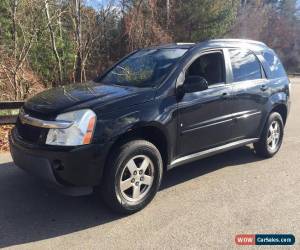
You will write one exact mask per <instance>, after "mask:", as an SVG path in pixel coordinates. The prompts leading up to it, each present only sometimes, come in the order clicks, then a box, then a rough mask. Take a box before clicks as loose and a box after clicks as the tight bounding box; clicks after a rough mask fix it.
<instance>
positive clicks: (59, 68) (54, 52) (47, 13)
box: [44, 0, 63, 85]
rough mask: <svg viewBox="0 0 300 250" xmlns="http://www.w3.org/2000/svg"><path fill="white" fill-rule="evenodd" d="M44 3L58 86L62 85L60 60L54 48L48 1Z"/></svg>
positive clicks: (53, 34) (53, 32)
mask: <svg viewBox="0 0 300 250" xmlns="http://www.w3.org/2000/svg"><path fill="white" fill-rule="evenodd" d="M44 3H45V10H46V16H47V21H48V29H49V32H50V38H51V45H52V50H53V54H54V56H55V59H56V62H57V66H58V76H59V85H61V84H62V78H63V75H62V66H61V58H60V56H59V53H58V51H57V47H56V39H55V31H54V30H53V27H52V24H51V17H50V11H49V3H48V0H45V2H44Z"/></svg>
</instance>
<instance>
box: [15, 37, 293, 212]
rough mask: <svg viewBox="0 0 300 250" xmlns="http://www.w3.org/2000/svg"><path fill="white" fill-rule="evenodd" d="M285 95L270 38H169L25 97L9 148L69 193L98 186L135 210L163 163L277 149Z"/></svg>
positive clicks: (151, 191)
mask: <svg viewBox="0 0 300 250" xmlns="http://www.w3.org/2000/svg"><path fill="white" fill-rule="evenodd" d="M289 104H290V82H289V79H288V77H287V75H286V73H285V70H284V68H283V66H282V64H281V62H280V60H279V59H278V57H277V56H276V54H275V53H274V51H273V50H271V49H270V48H268V47H267V46H266V45H265V44H263V43H261V42H256V41H248V40H230V39H223V40H210V41H206V42H202V43H199V44H184V43H182V44H169V45H164V46H158V47H152V48H147V49H142V50H138V51H135V52H133V53H131V54H130V55H128V56H127V57H125V58H123V59H122V60H120V61H119V62H118V63H117V64H115V65H114V66H113V67H112V68H110V69H109V70H108V71H106V72H105V73H104V74H103V75H102V76H100V77H99V78H98V79H96V80H94V81H91V82H88V83H86V84H81V85H69V86H62V87H58V88H54V89H50V90H47V91H45V92H43V93H40V94H38V95H36V96H34V97H33V98H31V99H30V100H28V101H27V102H26V103H25V105H24V107H23V108H22V110H21V111H20V115H19V118H18V121H17V124H16V127H15V128H14V129H13V131H12V134H11V136H10V146H11V153H12V156H13V159H14V161H15V163H16V165H17V166H19V167H20V168H22V169H24V170H26V171H28V172H30V173H32V174H33V175H36V176H38V177H40V178H41V179H43V180H44V182H45V183H51V184H52V185H55V186H57V187H59V188H60V189H62V190H63V191H64V192H66V193H69V194H73V195H79V194H86V193H90V192H91V191H92V190H93V187H96V186H100V190H101V191H102V193H103V198H104V200H105V201H106V203H107V204H108V205H109V206H110V207H111V208H113V209H115V210H117V211H118V212H123V213H133V212H135V211H138V210H140V209H142V208H143V207H145V206H146V205H147V204H148V203H149V202H150V201H151V200H152V199H153V197H154V196H155V194H156V192H157V190H158V189H159V186H160V183H161V179H162V175H163V172H164V171H166V170H169V169H172V168H174V167H177V166H179V165H183V164H185V163H188V162H191V161H195V160H198V159H201V158H204V157H207V156H211V155H213V154H216V153H220V152H224V151H226V150H230V149H233V148H236V147H240V146H243V145H246V144H250V143H253V144H254V149H255V151H256V153H257V154H258V155H260V156H263V157H272V156H273V155H274V154H276V153H277V151H278V150H279V148H280V146H281V143H282V138H283V130H284V125H285V123H286V119H287V115H288V111H289V106H290V105H289ZM237 157H238V156H237Z"/></svg>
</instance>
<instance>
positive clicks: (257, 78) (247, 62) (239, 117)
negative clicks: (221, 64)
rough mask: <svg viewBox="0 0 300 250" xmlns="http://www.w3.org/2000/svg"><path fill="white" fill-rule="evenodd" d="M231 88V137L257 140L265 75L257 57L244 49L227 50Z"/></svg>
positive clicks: (265, 80)
mask: <svg viewBox="0 0 300 250" xmlns="http://www.w3.org/2000/svg"><path fill="white" fill-rule="evenodd" d="M227 52H228V53H226V55H227V56H228V57H229V60H230V66H231V84H230V85H231V87H232V101H231V104H232V118H233V123H234V124H233V129H232V136H233V139H234V140H239V139H244V138H256V137H258V136H259V129H260V124H261V119H262V112H263V107H264V103H265V102H266V98H265V96H264V89H263V88H264V86H265V84H266V83H267V79H266V78H265V74H264V71H263V68H262V65H261V63H260V61H259V60H258V58H257V56H256V55H255V54H254V53H253V52H251V51H250V50H247V49H228V51H227Z"/></svg>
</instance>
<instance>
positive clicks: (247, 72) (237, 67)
mask: <svg viewBox="0 0 300 250" xmlns="http://www.w3.org/2000/svg"><path fill="white" fill-rule="evenodd" d="M229 54H230V60H231V66H232V74H233V80H234V81H235V82H241V81H248V80H255V79H261V78H262V75H261V65H260V62H259V61H258V59H257V58H256V56H255V55H254V54H253V53H252V52H250V51H247V50H240V49H231V50H229Z"/></svg>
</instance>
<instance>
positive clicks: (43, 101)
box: [24, 81, 155, 115]
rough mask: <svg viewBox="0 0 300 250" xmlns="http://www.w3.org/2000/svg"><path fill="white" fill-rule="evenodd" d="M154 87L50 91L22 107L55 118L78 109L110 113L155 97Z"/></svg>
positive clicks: (73, 87)
mask: <svg viewBox="0 0 300 250" xmlns="http://www.w3.org/2000/svg"><path fill="white" fill-rule="evenodd" d="M154 93H155V91H154V89H153V88H137V87H128V86H119V85H105V84H101V83H96V82H93V81H91V82H87V83H85V84H72V85H67V86H61V87H57V88H52V89H49V90H46V91H44V92H41V93H39V94H37V95H35V96H34V97H32V98H31V99H29V100H28V101H27V102H26V103H25V105H24V108H25V109H26V110H29V111H33V112H37V113H40V114H48V115H54V114H58V113H62V112H65V111H68V110H73V109H79V108H97V110H98V109H101V108H102V109H104V108H105V107H106V106H109V110H110V111H111V110H112V109H119V108H122V107H128V106H131V105H135V104H140V103H142V102H146V101H148V100H150V99H152V98H153V97H154Z"/></svg>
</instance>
